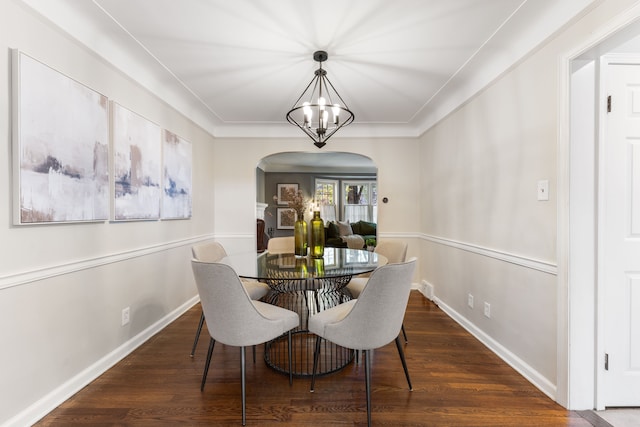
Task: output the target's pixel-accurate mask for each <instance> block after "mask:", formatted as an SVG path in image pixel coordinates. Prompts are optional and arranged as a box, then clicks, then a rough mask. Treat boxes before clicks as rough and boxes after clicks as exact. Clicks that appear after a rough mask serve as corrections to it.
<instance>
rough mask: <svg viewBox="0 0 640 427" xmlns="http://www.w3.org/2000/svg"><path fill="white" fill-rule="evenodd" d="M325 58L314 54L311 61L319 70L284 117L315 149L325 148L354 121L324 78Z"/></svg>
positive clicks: (322, 55) (325, 74) (322, 54)
mask: <svg viewBox="0 0 640 427" xmlns="http://www.w3.org/2000/svg"><path fill="white" fill-rule="evenodd" d="M328 57H329V55H328V54H327V52H325V51H323V50H319V51H317V52H315V53H314V54H313V60H314V61H317V62H318V63H319V68H318V69H317V70H316V71H315V73H314V77H313V79H311V82H310V83H309V84H308V85H307V88H306V89H305V90H304V92H302V95H300V97H299V98H298V100H297V101H296V102H295V103H294V104H293V108H291V110H289V112H288V113H287V121H288V122H289V123H291V124H293V125H296V126H298V127H299V128H300V129H302V131H303V132H304V133H306V134H307V135H308V136H309V138H311V139H313V143H314V144H315V145H316V147H318V148H322V147H324V146H325V144H326V141H327V139H329V138H331V136H332V135H333V134H334V133H336V132H337V131H338V129H340V128H342V127H343V126H347V125H348V124H351V123H352V122H353V119H354V118H355V116H354V114H353V113H352V112H351V110H349V108H348V107H347V104H346V103H345V102H344V100H343V99H342V97H341V96H340V94H338V91H337V90H336V89H335V88H334V87H333V84H331V82H330V81H329V79H328V78H327V72H326V71H325V70H323V69H322V63H323V62H324V61H326V60H327V58H328Z"/></svg>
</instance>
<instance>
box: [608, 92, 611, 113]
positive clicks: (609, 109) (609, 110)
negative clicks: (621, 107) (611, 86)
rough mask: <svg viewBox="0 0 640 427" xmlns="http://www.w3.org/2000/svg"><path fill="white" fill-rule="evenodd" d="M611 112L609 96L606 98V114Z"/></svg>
mask: <svg viewBox="0 0 640 427" xmlns="http://www.w3.org/2000/svg"><path fill="white" fill-rule="evenodd" d="M610 112H611V95H609V96H607V113H610Z"/></svg>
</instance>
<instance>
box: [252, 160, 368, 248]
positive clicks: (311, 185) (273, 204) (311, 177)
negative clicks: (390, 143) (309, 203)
mask: <svg viewBox="0 0 640 427" xmlns="http://www.w3.org/2000/svg"><path fill="white" fill-rule="evenodd" d="M377 175H378V169H377V167H376V165H375V164H374V162H373V160H371V159H370V158H369V157H366V156H363V155H361V154H355V153H345V152H322V153H305V152H285V153H276V154H272V155H269V156H266V157H264V158H263V159H261V161H260V162H259V164H258V165H257V167H256V197H257V203H258V206H261V207H263V208H264V211H263V213H262V218H263V219H264V222H265V224H264V229H265V234H266V236H265V239H268V238H270V237H275V236H285V235H290V234H292V233H293V231H292V230H291V229H289V228H288V226H287V225H283V224H282V221H281V220H282V213H283V210H284V209H285V208H287V205H286V204H282V203H278V198H277V195H278V188H282V186H285V185H287V186H291V187H292V188H297V189H299V190H301V191H302V194H303V196H304V197H305V198H307V199H309V200H311V199H314V198H315V194H316V187H317V186H318V185H322V183H324V184H325V185H329V186H331V185H335V202H336V203H335V209H334V213H333V217H332V215H331V213H330V211H329V210H327V211H326V212H327V213H326V214H325V217H326V218H327V219H328V220H334V219H335V220H343V219H344V218H345V211H347V212H348V211H349V208H348V207H347V205H348V204H347V203H345V201H344V199H345V197H344V196H343V192H344V187H345V185H349V184H350V183H351V184H357V183H361V184H362V185H363V186H364V185H366V186H368V187H367V188H368V190H367V191H368V193H367V194H368V196H367V199H366V200H364V201H366V202H367V203H369V204H370V205H372V206H374V205H375V206H377V186H376V183H377ZM332 183H335V184H332ZM274 197H276V199H275V200H274ZM369 210H370V212H371V214H370V215H371V217H370V219H371V220H373V219H374V218H377V208H373V207H372V208H370V209H369ZM257 216H258V218H260V216H261V213H260V209H258V213H257ZM307 219H309V218H307Z"/></svg>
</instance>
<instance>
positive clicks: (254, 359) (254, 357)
mask: <svg viewBox="0 0 640 427" xmlns="http://www.w3.org/2000/svg"><path fill="white" fill-rule="evenodd" d="M253 363H254V364H255V363H256V346H255V345H254V346H253Z"/></svg>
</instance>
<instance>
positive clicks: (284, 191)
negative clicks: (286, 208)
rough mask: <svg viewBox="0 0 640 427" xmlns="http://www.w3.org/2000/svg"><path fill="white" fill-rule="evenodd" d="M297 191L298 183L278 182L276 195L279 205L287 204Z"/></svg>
mask: <svg viewBox="0 0 640 427" xmlns="http://www.w3.org/2000/svg"><path fill="white" fill-rule="evenodd" d="M297 192H298V184H278V188H277V194H276V197H277V199H278V204H279V205H286V204H288V203H289V202H290V201H291V200H293V198H294V197H295V195H296V193H297Z"/></svg>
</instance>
